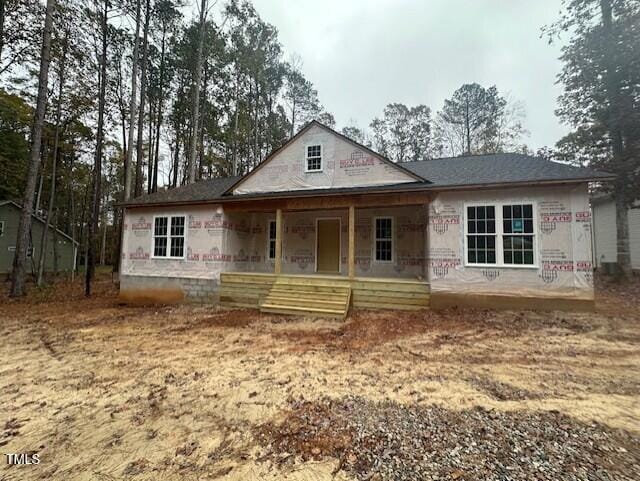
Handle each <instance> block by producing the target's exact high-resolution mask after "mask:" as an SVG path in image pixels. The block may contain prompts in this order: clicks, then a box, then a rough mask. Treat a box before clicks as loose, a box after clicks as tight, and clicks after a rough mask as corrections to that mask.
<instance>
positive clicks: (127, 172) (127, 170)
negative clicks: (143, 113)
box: [124, 0, 141, 201]
mask: <svg viewBox="0 0 640 481" xmlns="http://www.w3.org/2000/svg"><path fill="white" fill-rule="evenodd" d="M140 4H141V0H136V38H135V39H134V41H133V60H132V65H131V100H130V102H129V141H128V145H129V148H128V149H127V156H126V158H125V162H124V200H125V201H127V200H129V199H130V198H131V163H132V161H133V135H134V130H135V128H134V126H135V124H136V95H137V88H138V63H139V62H138V56H139V53H138V52H139V49H140Z"/></svg>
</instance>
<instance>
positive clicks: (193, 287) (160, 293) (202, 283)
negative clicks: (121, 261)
mask: <svg viewBox="0 0 640 481" xmlns="http://www.w3.org/2000/svg"><path fill="white" fill-rule="evenodd" d="M218 287H219V286H218V280H217V279H196V278H189V277H156V276H131V275H121V276H120V299H121V300H123V301H124V302H126V303H130V304H176V303H180V302H191V303H199V304H214V303H217V302H218V301H219V295H218Z"/></svg>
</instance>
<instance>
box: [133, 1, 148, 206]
mask: <svg viewBox="0 0 640 481" xmlns="http://www.w3.org/2000/svg"><path fill="white" fill-rule="evenodd" d="M149 4H150V2H149V0H147V2H146V5H145V15H144V17H145V18H144V33H143V39H142V72H141V73H140V108H139V110H138V142H137V144H136V184H135V196H136V197H138V196H139V195H140V194H142V186H143V178H142V161H143V159H144V153H143V146H142V143H143V127H144V103H145V100H146V95H147V60H148V54H149V20H150V17H151V11H150V6H149Z"/></svg>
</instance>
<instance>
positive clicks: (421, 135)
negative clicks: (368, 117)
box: [369, 103, 433, 162]
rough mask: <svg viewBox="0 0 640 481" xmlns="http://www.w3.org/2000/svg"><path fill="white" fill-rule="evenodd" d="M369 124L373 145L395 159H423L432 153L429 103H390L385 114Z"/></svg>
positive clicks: (404, 160)
mask: <svg viewBox="0 0 640 481" xmlns="http://www.w3.org/2000/svg"><path fill="white" fill-rule="evenodd" d="M369 127H370V128H371V130H372V131H373V145H374V147H375V148H376V149H377V150H378V152H380V153H381V154H383V155H385V156H387V157H389V158H391V159H392V160H394V161H396V162H406V161H409V160H422V159H426V158H430V157H431V156H432V154H433V150H432V147H433V146H432V138H431V109H430V108H429V107H427V106H426V105H416V106H415V107H407V106H406V105H404V104H400V103H393V104H389V105H387V106H386V107H385V109H384V115H383V117H382V118H375V119H373V121H372V122H371V124H370V125H369Z"/></svg>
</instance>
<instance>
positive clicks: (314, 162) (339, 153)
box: [229, 120, 425, 195]
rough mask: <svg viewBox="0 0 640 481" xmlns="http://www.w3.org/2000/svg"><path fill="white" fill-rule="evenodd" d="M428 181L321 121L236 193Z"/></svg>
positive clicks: (306, 129)
mask: <svg viewBox="0 0 640 481" xmlns="http://www.w3.org/2000/svg"><path fill="white" fill-rule="evenodd" d="M424 181H425V180H424V179H423V178H422V177H420V176H418V175H417V174H414V173H412V172H410V171H409V170H407V169H405V168H403V167H402V166H400V165H398V164H395V163H393V162H391V161H390V160H388V159H386V158H385V157H383V156H381V155H380V154H378V153H376V152H374V151H373V150H371V149H369V148H367V147H365V146H363V145H360V144H358V143H357V142H355V141H353V140H351V139H349V138H347V137H345V136H344V135H342V134H340V133H338V132H336V131H335V130H333V129H331V128H329V127H327V126H326V125H323V124H321V123H320V122H317V121H315V120H314V121H312V122H309V123H308V124H307V125H306V126H304V127H303V128H302V129H301V130H300V131H299V132H298V133H297V134H296V135H295V136H294V137H292V138H291V140H289V141H288V142H287V143H286V144H284V145H283V146H282V147H281V148H280V149H278V150H277V151H275V152H274V153H273V154H271V155H270V156H269V157H267V158H266V159H265V160H264V161H263V162H262V163H260V164H259V165H258V166H257V167H256V168H255V169H253V171H251V172H250V173H249V174H247V175H245V176H244V177H243V178H242V179H240V180H239V181H238V182H237V183H236V184H235V185H233V186H232V187H231V188H230V189H229V192H230V193H233V195H243V194H258V193H267V192H289V191H295V190H316V189H339V188H349V187H369V186H381V185H394V184H400V183H407V182H424Z"/></svg>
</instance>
